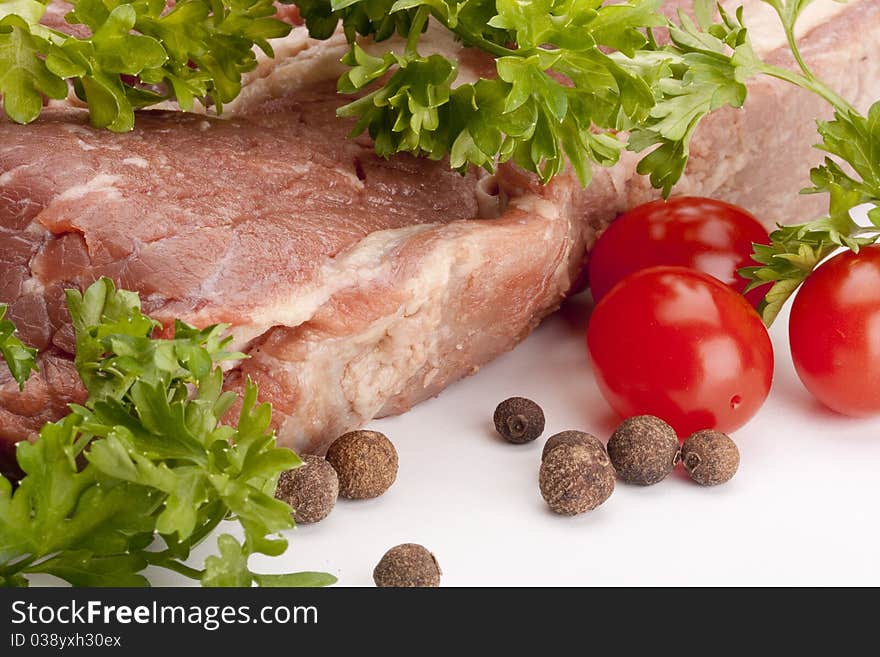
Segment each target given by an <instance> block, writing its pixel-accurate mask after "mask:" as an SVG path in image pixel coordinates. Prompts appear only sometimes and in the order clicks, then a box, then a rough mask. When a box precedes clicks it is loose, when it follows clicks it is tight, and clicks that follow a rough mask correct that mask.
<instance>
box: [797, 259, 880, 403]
mask: <svg viewBox="0 0 880 657" xmlns="http://www.w3.org/2000/svg"><path fill="white" fill-rule="evenodd" d="M788 333H789V341H790V343H791V356H792V359H793V360H794V365H795V369H796V370H797V373H798V376H800V378H801V381H803V383H804V385H805V386H806V387H807V390H809V391H810V392H811V393H812V394H813V395H814V396H815V397H816V398H817V399H818V400H819V401H821V402H823V403H824V404H825V405H826V406H829V407H830V408H832V409H834V410H835V411H838V412H839V413H844V414H846V415H853V416H857V417H858V416H864V415H871V414H874V413H880V247H877V246H873V247H866V248H863V249H862V250H861V251H860V252H859V253H858V255H857V254H855V253H853V252H852V251H846V252H844V253H841V254H840V255H837V256H835V257H834V258H832V259H831V260H829V261H828V262H826V263H825V264H824V265H822V266H821V267H819V269H817V270H816V271H815V272H813V273H812V274H811V275H810V277H809V278H807V280H806V282H805V283H804V285H803V287H802V288H801V290H800V292H798V295H797V297H795V300H794V305H793V306H792V308H791V318H790V319H789V325H788Z"/></svg>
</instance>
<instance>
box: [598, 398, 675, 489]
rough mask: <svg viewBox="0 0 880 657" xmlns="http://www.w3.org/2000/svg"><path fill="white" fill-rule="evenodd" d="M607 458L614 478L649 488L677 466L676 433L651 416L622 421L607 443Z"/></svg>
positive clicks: (640, 416)
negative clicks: (615, 476) (612, 467)
mask: <svg viewBox="0 0 880 657" xmlns="http://www.w3.org/2000/svg"><path fill="white" fill-rule="evenodd" d="M608 456H609V457H611V463H612V465H613V466H614V469H615V470H616V471H617V476H618V477H620V478H621V479H622V480H623V481H625V482H627V483H628V484H639V485H642V486H650V485H651V484H656V483H657V482H658V481H660V480H661V479H663V478H664V477H666V475H668V474H669V473H670V472H672V469H673V468H674V467H675V464H676V463H678V457H679V444H678V436H676V435H675V430H674V429H673V428H672V427H670V426H669V425H668V424H666V423H665V422H664V421H663V420H661V419H660V418H657V417H654V416H653V415H639V416H636V417H631V418H629V419H627V420H624V421H623V422H622V423H621V424H620V426H619V427H618V428H617V430H616V431H615V432H614V433H613V434H612V436H611V438H610V439H609V440H608Z"/></svg>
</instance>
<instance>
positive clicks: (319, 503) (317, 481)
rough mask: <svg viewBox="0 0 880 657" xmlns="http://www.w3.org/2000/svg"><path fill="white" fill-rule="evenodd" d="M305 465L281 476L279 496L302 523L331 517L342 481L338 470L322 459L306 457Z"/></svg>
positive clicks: (277, 489) (278, 488)
mask: <svg viewBox="0 0 880 657" xmlns="http://www.w3.org/2000/svg"><path fill="white" fill-rule="evenodd" d="M302 460H303V464H302V465H301V466H300V467H298V468H295V469H293V470H286V471H285V472H282V473H281V476H280V477H278V487H277V488H276V489H275V497H277V498H278V499H279V500H283V501H284V502H287V504H289V505H290V506H291V508H292V509H293V518H294V520H296V522H298V523H301V524H308V523H312V522H318V521H319V520H323V519H324V518H326V517H327V515H328V514H329V513H330V512H331V511H332V510H333V506H334V505H335V504H336V497H337V495H338V494H339V479H337V477H336V471H335V470H334V469H333V466H331V465H330V464H329V463H327V461H326V460H324V459H323V458H321V457H320V456H303V457H302Z"/></svg>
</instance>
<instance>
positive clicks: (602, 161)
mask: <svg viewBox="0 0 880 657" xmlns="http://www.w3.org/2000/svg"><path fill="white" fill-rule="evenodd" d="M661 4H662V0H631V1H630V2H624V3H620V4H609V3H607V2H603V1H602V0H540V1H538V2H517V1H516V0H498V1H494V0H493V1H486V0H397V1H395V0H305V1H303V2H299V3H298V6H299V8H300V12H301V14H302V16H303V18H304V19H305V21H306V24H307V25H308V28H309V30H310V33H311V34H312V36H314V37H316V38H326V37H328V36H329V35H330V34H331V33H332V32H333V31H334V29H335V28H336V26H337V25H338V24H339V23H340V22H341V24H342V27H343V29H344V31H345V34H346V35H347V37H348V39H349V41H350V42H351V51H350V53H349V54H348V55H347V57H346V58H345V59H344V60H343V61H344V63H345V64H347V65H348V66H349V67H350V69H349V71H348V72H346V73H345V75H343V77H342V78H341V79H340V81H339V90H340V92H342V93H345V94H359V95H360V97H359V98H358V99H356V100H354V101H353V102H351V103H349V104H348V105H345V106H344V107H342V108H341V109H340V110H339V114H340V116H345V117H352V118H355V119H356V120H357V123H356V127H355V129H354V131H353V134H354V135H356V134H359V133H361V132H368V133H369V134H370V136H371V137H372V138H373V140H374V141H375V144H376V150H377V151H378V153H379V154H381V155H384V156H390V155H392V154H394V153H398V152H409V153H413V154H415V155H420V156H427V157H430V158H432V159H438V160H439V159H441V158H443V157H445V156H449V159H450V163H451V165H452V167H453V168H456V169H461V170H464V169H466V168H467V167H468V166H469V165H475V166H479V167H483V168H485V169H487V170H488V171H490V172H491V171H494V170H495V168H496V167H497V165H498V164H499V163H501V162H506V161H513V162H515V163H516V164H518V165H519V166H520V167H522V168H523V169H525V170H527V171H531V172H534V173H536V174H538V175H539V177H540V178H541V180H542V181H544V182H547V181H549V180H550V179H552V178H553V177H554V176H556V175H558V174H559V173H560V172H561V171H563V169H564V168H565V166H566V164H567V163H568V162H570V163H571V165H572V166H573V168H574V170H575V172H576V173H577V175H578V178H579V180H580V182H581V183H582V184H583V185H587V184H588V183H589V181H590V178H591V168H592V166H593V165H599V166H611V165H613V164H614V163H616V162H617V161H618V158H619V155H620V152H621V151H622V150H623V149H624V148H630V149H631V150H635V151H638V152H641V151H644V150H646V149H649V150H650V152H649V154H648V155H647V156H646V157H645V158H644V159H643V161H642V163H641V166H640V170H641V171H642V172H643V173H646V174H649V175H650V176H651V181H652V182H653V183H654V185H656V186H658V187H662V188H663V190H664V193H665V194H668V193H669V192H670V190H671V187H672V185H673V184H674V183H675V182H676V181H677V180H678V178H679V177H680V176H681V173H682V171H683V170H684V165H685V163H686V161H687V156H688V145H689V142H690V138H691V136H692V135H693V132H694V129H695V128H696V126H697V125H698V124H699V122H700V120H701V119H702V118H703V117H704V116H705V115H706V114H708V113H709V112H711V111H712V110H714V109H717V108H718V107H720V106H721V105H724V104H732V105H735V106H738V105H741V104H742V102H743V100H744V98H745V88H744V86H743V85H742V84H740V83H738V82H737V81H736V80H734V78H733V72H734V67H732V66H731V65H730V64H729V62H728V60H729V57H727V56H725V55H722V54H720V53H714V54H710V53H704V52H699V53H698V52H695V51H692V50H688V49H683V48H680V47H676V46H666V47H660V46H658V44H657V42H656V41H655V40H654V38H653V34H652V32H651V30H652V29H653V28H659V27H666V26H667V25H668V21H667V19H666V17H665V16H664V15H663V14H662V13H661V12H660V10H659V8H660V6H661ZM429 21H435V22H437V23H439V24H440V25H441V26H442V27H443V28H445V29H447V30H449V31H451V32H452V33H453V34H454V36H455V37H456V38H457V39H459V40H460V41H462V42H463V43H464V44H466V45H468V46H472V47H475V48H479V49H481V50H483V51H484V52H485V53H487V54H488V55H490V56H491V57H492V59H493V60H494V63H495V68H496V73H497V75H496V76H493V77H490V78H481V79H479V80H477V81H476V82H467V83H462V81H461V80H459V67H458V62H456V61H453V60H450V59H448V58H447V57H445V56H443V55H440V54H436V53H434V54H422V53H421V52H420V51H419V41H420V37H421V35H422V32H423V30H424V29H425V27H426V25H427V23H428V22H429ZM395 34H399V35H400V36H402V37H404V38H405V39H406V47H405V49H404V50H403V52H391V51H388V52H385V53H384V54H369V53H368V52H366V50H365V49H364V48H363V47H362V46H361V45H360V43H359V42H358V41H357V37H358V36H359V35H360V36H367V37H371V38H372V39H373V40H374V41H377V42H381V41H383V40H385V39H387V38H389V37H391V36H393V35H395ZM713 84H720V85H721V86H722V87H723V88H724V90H725V92H723V93H713V90H712V86H711V85H713ZM628 131H633V135H632V137H631V138H630V139H629V140H628V141H627V134H626V133H627V132H628ZM655 147H656V148H655Z"/></svg>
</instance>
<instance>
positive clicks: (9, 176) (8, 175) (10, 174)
mask: <svg viewBox="0 0 880 657" xmlns="http://www.w3.org/2000/svg"><path fill="white" fill-rule="evenodd" d="M30 166H31V165H30V164H20V165H18V166H17V167H13V168H12V169H10V170H9V171H6V172H4V173H3V175H0V187H3V186H5V185H9V184H10V183H11V182H12V181H13V180H15V178H16V176H18V174H19V173H21V172H23V171H25V170H26V169H28V168H30Z"/></svg>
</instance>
